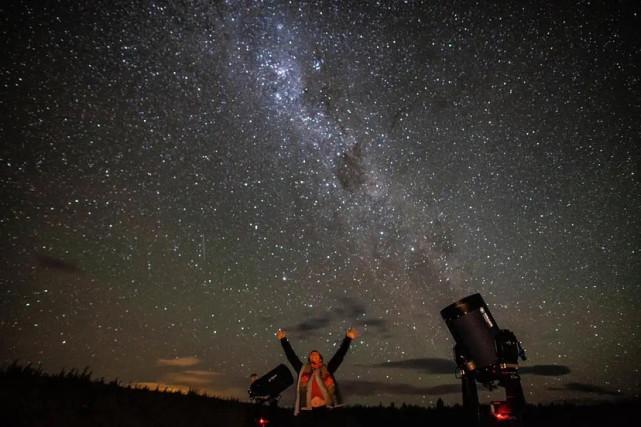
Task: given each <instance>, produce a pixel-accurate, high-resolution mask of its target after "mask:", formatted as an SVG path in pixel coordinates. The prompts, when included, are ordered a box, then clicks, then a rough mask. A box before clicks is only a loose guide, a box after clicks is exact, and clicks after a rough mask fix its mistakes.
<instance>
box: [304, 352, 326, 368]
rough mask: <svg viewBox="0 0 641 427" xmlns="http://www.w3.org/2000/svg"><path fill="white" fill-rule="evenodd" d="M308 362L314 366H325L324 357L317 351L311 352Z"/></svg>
mask: <svg viewBox="0 0 641 427" xmlns="http://www.w3.org/2000/svg"><path fill="white" fill-rule="evenodd" d="M307 361H309V363H310V364H311V365H312V366H315V365H316V366H318V365H322V364H323V355H322V354H320V352H318V351H317V350H312V351H310V352H309V355H308V356H307Z"/></svg>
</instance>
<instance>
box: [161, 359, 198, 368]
mask: <svg viewBox="0 0 641 427" xmlns="http://www.w3.org/2000/svg"><path fill="white" fill-rule="evenodd" d="M199 363H200V359H199V358H197V357H176V358H175V359H158V361H157V362H156V364H157V365H158V366H179V367H182V368H184V367H187V366H195V365H198V364H199Z"/></svg>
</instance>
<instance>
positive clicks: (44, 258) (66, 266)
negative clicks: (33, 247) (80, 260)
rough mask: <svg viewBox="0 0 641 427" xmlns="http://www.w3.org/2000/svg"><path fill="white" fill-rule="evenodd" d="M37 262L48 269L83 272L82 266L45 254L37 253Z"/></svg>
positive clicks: (39, 265)
mask: <svg viewBox="0 0 641 427" xmlns="http://www.w3.org/2000/svg"><path fill="white" fill-rule="evenodd" d="M36 264H37V265H38V267H41V268H45V269H47V270H57V271H60V272H63V273H80V272H81V270H80V268H78V266H77V265H76V264H74V263H72V262H69V261H65V260H62V259H60V258H55V257H52V256H49V255H44V254H36Z"/></svg>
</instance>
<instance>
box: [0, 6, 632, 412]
mask: <svg viewBox="0 0 641 427" xmlns="http://www.w3.org/2000/svg"><path fill="white" fill-rule="evenodd" d="M299 3H300V2H292V3H291V4H290V3H287V2H234V1H225V2H198V1H186V2H182V3H181V4H180V6H176V5H173V4H171V3H165V2H146V3H145V4H144V5H140V4H137V3H127V2H95V3H92V4H91V5H86V6H82V5H59V4H57V5H50V6H47V7H36V6H27V5H22V4H13V5H11V6H8V7H6V8H4V9H3V10H2V24H3V25H2V30H1V31H2V36H3V37H2V38H3V40H4V42H3V43H4V49H3V51H4V52H5V55H4V56H5V59H4V61H3V64H2V65H1V68H0V70H1V71H2V74H1V75H2V86H1V90H2V104H1V105H2V126H1V135H2V140H3V144H2V150H1V152H0V160H1V168H2V173H1V175H0V176H1V177H2V178H1V179H2V181H1V182H2V199H1V200H2V217H1V220H0V229H1V230H2V236H3V237H4V242H5V244H4V245H3V246H2V258H1V259H2V261H1V262H2V271H3V273H2V275H1V279H0V280H1V283H2V288H1V289H2V297H1V299H0V335H1V336H2V339H1V341H0V357H1V359H2V361H3V362H4V363H9V362H11V361H13V360H16V359H17V360H20V361H23V362H24V363H30V362H31V363H38V364H42V366H43V368H44V369H45V370H48V371H56V370H59V369H62V368H63V367H64V368H74V367H75V368H82V367H84V366H89V367H90V368H91V369H92V370H93V371H94V372H95V373H96V374H97V375H98V376H105V377H110V378H115V377H117V378H120V379H121V380H122V381H125V382H127V383H132V384H134V383H139V384H164V385H169V386H172V387H175V388H178V389H181V388H182V389H185V388H188V387H194V388H202V389H204V390H208V391H210V392H212V393H219V394H224V395H227V396H234V397H239V398H245V390H246V385H247V381H248V380H247V378H248V377H249V374H250V373H252V372H258V373H263V372H266V371H268V370H269V369H271V368H273V367H274V366H275V365H276V364H278V363H280V362H283V361H284V356H283V355H282V353H281V349H280V346H279V344H278V342H277V341H276V339H275V338H274V332H275V331H276V329H277V328H279V327H283V328H287V329H288V331H289V333H290V337H291V338H290V339H291V341H292V344H293V345H294V348H295V349H296V350H297V351H299V352H300V353H301V355H302V354H304V353H305V352H306V351H309V350H311V349H312V348H318V349H319V350H321V351H322V352H324V353H328V354H329V353H331V352H332V350H333V349H334V346H335V345H336V343H338V342H340V339H341V337H342V334H343V333H344V331H345V329H346V328H347V327H349V326H355V327H357V328H358V329H359V330H360V331H361V332H362V336H361V338H360V339H359V340H358V342H356V343H354V345H353V346H352V349H351V350H350V353H349V354H348V356H347V358H346V360H345V364H344V365H343V366H342V367H341V370H340V371H339V372H338V376H337V377H338V380H339V382H341V383H343V384H344V386H345V387H344V388H345V390H346V392H347V393H346V395H347V396H346V397H347V400H348V403H352V404H356V403H366V404H378V402H390V401H396V402H400V401H404V402H410V403H417V404H423V405H430V404H432V403H433V402H434V401H435V400H436V399H437V398H438V397H443V398H444V399H445V400H446V401H448V402H451V403H454V402H458V401H459V399H460V396H459V394H458V385H456V379H455V378H454V376H453V365H452V362H451V358H452V356H451V350H452V339H451V337H450V335H449V333H448V331H447V329H446V328H445V325H444V324H443V322H442V320H441V319H440V316H439V311H440V309H442V308H443V307H445V306H446V305H448V304H450V303H451V302H453V301H455V300H457V299H459V298H462V297H464V296H466V295H469V294H471V293H475V292H480V293H481V294H482V295H483V296H484V297H485V299H486V301H487V303H488V305H489V306H490V308H491V310H492V312H493V314H494V317H495V318H496V319H497V321H498V322H499V325H500V326H501V327H503V328H509V329H511V330H513V331H514V332H515V333H516V335H517V337H519V338H520V339H521V340H522V341H523V344H524V346H525V348H526V350H527V351H528V355H529V358H528V361H527V362H526V363H524V369H523V383H524V388H525V391H526V397H527V398H528V400H530V401H533V402H549V401H556V400H561V399H564V400H591V399H611V398H626V397H633V396H636V397H638V395H639V392H640V389H641V385H640V384H641V373H640V372H639V369H638V367H637V365H638V361H639V354H640V350H641V348H640V346H639V344H638V341H639V333H640V332H641V331H640V326H639V325H640V324H641V316H640V314H639V311H638V310H637V307H638V306H639V304H641V292H640V291H641V289H640V286H641V282H640V279H639V277H641V260H640V256H641V255H640V251H641V220H639V215H638V212H639V211H640V208H641V181H640V180H639V168H638V165H639V164H640V160H641V150H640V149H639V142H640V140H641V127H640V125H639V120H638V117H641V82H640V79H639V76H640V75H641V72H640V71H641V70H639V66H638V64H639V63H641V50H640V49H641V43H640V37H639V35H638V28H639V27H640V25H641V22H639V21H640V17H639V13H640V11H639V7H638V6H637V5H636V4H635V3H634V2H631V1H620V2H616V3H614V2H596V4H595V2H590V3H587V2H578V3H577V4H575V5H569V4H568V5H563V6H558V5H555V6H547V5H541V4H539V2H529V3H527V4H526V3H523V2H518V4H517V2H514V3H509V4H507V5H506V4H505V2H501V3H500V4H495V5H491V4H488V5H482V6H479V5H468V4H466V3H464V2H460V3H457V2H455V3H451V4H450V3H448V5H447V6H445V5H438V4H432V3H422V2H384V3H382V4H376V3H373V2H370V3H371V4H370V5H357V4H356V3H352V2H329V1H328V2H305V3H301V4H299ZM290 397H291V396H288V398H290ZM484 397H487V396H485V395H484ZM290 400H291V399H290ZM288 403H291V402H288Z"/></svg>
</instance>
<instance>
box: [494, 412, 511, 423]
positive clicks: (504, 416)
mask: <svg viewBox="0 0 641 427" xmlns="http://www.w3.org/2000/svg"><path fill="white" fill-rule="evenodd" d="M494 416H495V417H496V419H497V420H499V421H505V420H508V419H510V414H506V413H503V412H497V413H496V414H494Z"/></svg>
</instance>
